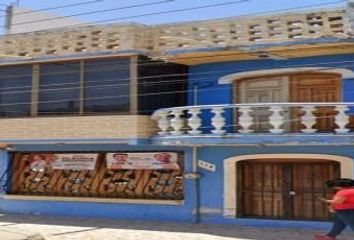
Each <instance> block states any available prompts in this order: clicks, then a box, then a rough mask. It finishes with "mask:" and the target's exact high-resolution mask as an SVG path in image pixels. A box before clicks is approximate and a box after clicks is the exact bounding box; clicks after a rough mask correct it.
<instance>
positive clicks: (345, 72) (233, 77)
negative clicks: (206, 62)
mask: <svg viewBox="0 0 354 240" xmlns="http://www.w3.org/2000/svg"><path fill="white" fill-rule="evenodd" d="M301 72H321V73H338V74H341V76H342V79H351V78H354V72H353V70H350V69H346V68H321V67H298V68H296V67H295V68H273V69H267V70H256V71H246V72H238V73H233V74H229V75H226V76H223V77H221V78H219V81H218V83H219V84H230V83H232V82H234V81H239V80H242V79H244V78H250V77H266V76H267V75H269V76H270V75H275V74H276V75H286V74H293V73H301Z"/></svg>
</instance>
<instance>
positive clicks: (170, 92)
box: [0, 81, 354, 106]
mask: <svg viewBox="0 0 354 240" xmlns="http://www.w3.org/2000/svg"><path fill="white" fill-rule="evenodd" d="M309 82H312V81H309ZM110 88H111V87H110ZM229 89H230V87H229V86H225V87H218V88H210V89H206V88H204V89H199V91H198V92H218V91H221V90H229ZM188 92H191V93H193V92H194V89H187V90H178V91H165V92H158V93H143V94H139V93H138V94H121V95H116V94H115V95H111V96H109V95H108V96H107V95H106V96H104V97H91V98H84V99H82V98H69V99H65V100H50V101H29V102H17V103H4V104H0V106H16V105H17V106H18V105H31V104H47V103H60V102H68V101H81V100H108V99H122V98H127V97H138V96H139V97H141V96H155V95H156V96H158V95H171V94H176V93H188ZM353 92H354V90H353Z"/></svg>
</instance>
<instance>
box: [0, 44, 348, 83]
mask: <svg viewBox="0 0 354 240" xmlns="http://www.w3.org/2000/svg"><path fill="white" fill-rule="evenodd" d="M336 48H337V47H336ZM346 48H347V49H352V46H345V47H340V48H338V50H343V49H346ZM311 49H312V50H317V51H319V50H322V49H323V50H326V49H328V46H326V47H323V46H319V47H312V48H311ZM297 51H298V49H284V50H276V51H271V54H275V55H276V54H281V53H288V52H297ZM257 52H258V51H257ZM257 52H245V53H231V54H215V55H212V56H196V57H183V58H178V60H181V59H182V60H183V59H203V58H207V59H210V58H213V57H230V56H239V55H244V54H255V55H256V54H257ZM261 52H266V51H261ZM304 58H306V57H304ZM100 59H101V58H97V60H98V61H99V60H100ZM109 59H113V57H112V58H109ZM117 59H118V58H117ZM126 59H128V58H126ZM82 60H83V61H85V59H80V60H77V62H79V61H82ZM257 60H258V61H261V60H273V59H254V60H249V61H257ZM89 61H91V60H90V59H89ZM234 61H239V60H237V59H236V60H234ZM273 61H275V60H273ZM276 61H277V62H278V61H279V62H281V61H283V62H286V61H287V60H276ZM72 62H76V61H72V60H67V61H65V60H64V61H62V62H54V64H55V65H59V66H65V67H68V66H67V65H65V64H66V63H72ZM349 62H350V61H349ZM335 63H348V61H344V62H329V64H335ZM29 64H31V65H35V64H37V63H35V64H34V63H28V64H25V65H22V64H19V65H3V66H2V68H5V67H9V68H11V67H13V68H17V67H19V66H26V65H29ZM42 64H43V65H46V64H53V63H52V62H44V63H40V65H42ZM162 64H169V62H167V63H165V62H161V61H156V62H155V61H154V62H148V63H137V64H136V66H137V67H141V66H149V67H151V66H154V65H160V66H161V65H162ZM202 64H204V63H202ZM205 64H210V63H205ZM211 64H213V63H211ZM313 64H314V63H311V64H307V65H313ZM316 64H318V65H320V64H321V65H322V64H327V63H316ZM119 66H123V67H122V68H119ZM127 66H128V64H127V63H122V64H117V63H116V64H114V65H112V68H113V69H116V70H120V69H123V70H124V69H126V68H127ZM289 66H290V65H289ZM192 67H193V66H192ZM290 67H291V66H290ZM271 68H274V67H271ZM72 69H74V70H78V71H80V68H77V69H75V68H72ZM257 69H260V70H262V69H269V68H244V69H237V70H238V71H250V70H257ZM0 70H1V67H0ZM94 71H95V70H88V72H94ZM97 71H99V70H97ZM51 73H52V74H56V73H65V71H58V72H51ZM68 73H71V71H68ZM11 75H12V76H16V77H18V76H23V77H25V76H32V72H31V73H29V74H28V75H26V74H22V75H20V74H11ZM188 75H190V74H188ZM161 76H163V75H161ZM1 78H2V77H1V76H0V79H1ZM6 78H11V77H10V76H6Z"/></svg>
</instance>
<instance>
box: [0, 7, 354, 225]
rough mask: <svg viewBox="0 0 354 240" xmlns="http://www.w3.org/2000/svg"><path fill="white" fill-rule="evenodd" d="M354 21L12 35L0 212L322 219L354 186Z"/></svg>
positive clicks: (4, 65)
mask: <svg viewBox="0 0 354 240" xmlns="http://www.w3.org/2000/svg"><path fill="white" fill-rule="evenodd" d="M348 11H349V10H345V9H335V10H328V11H318V12H313V11H312V12H301V13H293V14H286V15H270V16H262V17H254V18H247V19H245V18H230V19H222V20H215V21H204V22H192V23H182V24H171V25H158V26H142V25H134V24H128V25H107V26H93V27H83V28H76V29H63V30H61V31H59V30H56V31H50V30H48V31H43V32H37V33H27V34H20V35H14V36H13V35H9V36H5V37H3V38H2V39H0V42H1V46H2V49H0V51H1V52H2V53H3V55H4V56H6V58H4V59H3V60H2V61H1V67H0V72H2V74H1V80H0V81H1V83H0V84H1V86H2V87H1V89H0V90H1V94H0V97H1V104H0V105H1V115H2V118H1V119H0V128H1V133H2V134H1V136H0V138H1V142H2V144H1V149H2V151H1V166H0V167H1V170H2V171H1V173H2V176H1V182H2V193H3V194H2V196H1V200H0V208H1V210H2V211H5V212H16V213H38V214H52V215H69V216H92V217H109V218H118V219H144V220H171V221H185V222H209V223H246V224H279V225H281V224H285V223H288V224H290V225H292V226H295V225H296V224H294V222H293V221H290V222H289V221H286V220H307V221H308V222H297V225H299V224H300V223H301V224H307V225H311V223H314V221H323V220H327V219H328V218H329V214H328V213H327V212H326V210H325V206H324V205H323V204H322V203H321V202H318V201H317V200H316V198H317V197H320V196H321V197H323V196H328V195H329V194H330V193H329V192H328V189H325V188H324V182H325V181H326V180H328V179H331V178H336V177H346V178H353V174H354V168H353V164H354V162H353V157H354V155H353V153H352V148H353V146H352V145H353V134H352V131H353V117H352V114H353V109H352V108H353V105H354V103H353V102H354V101H353V100H352V98H353V94H352V90H353V89H354V83H353V80H354V72H353V70H354V62H353V59H354V43H353V37H352V36H353V31H352V29H351V28H350V23H349V21H348ZM93 209H94V211H93ZM269 220H271V221H269ZM316 224H317V223H316Z"/></svg>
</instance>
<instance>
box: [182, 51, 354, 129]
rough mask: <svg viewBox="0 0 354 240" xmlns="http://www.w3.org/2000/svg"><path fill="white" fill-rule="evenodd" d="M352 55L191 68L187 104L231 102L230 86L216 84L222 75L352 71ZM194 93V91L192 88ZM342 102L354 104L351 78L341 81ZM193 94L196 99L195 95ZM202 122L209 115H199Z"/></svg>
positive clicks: (221, 63) (228, 121)
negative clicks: (319, 69) (298, 69)
mask: <svg viewBox="0 0 354 240" xmlns="http://www.w3.org/2000/svg"><path fill="white" fill-rule="evenodd" d="M353 59H354V55H353V54H345V55H331V56H317V57H306V58H295V59H289V60H249V61H234V62H218V63H210V64H200V65H195V66H191V67H190V69H189V72H190V76H189V79H188V85H189V86H188V87H189V93H190V94H189V96H188V105H204V104H228V103H233V89H232V84H219V83H218V80H219V79H220V78H221V77H223V76H226V75H229V74H234V73H239V72H247V71H256V70H265V69H273V68H292V67H294V68H295V67H333V68H347V69H351V70H354V61H353ZM196 88H197V89H198V91H195V89H196ZM343 89H344V91H343V96H342V97H343V100H344V101H347V102H348V101H354V79H345V80H344V81H343ZM196 95H197V96H196ZM203 114H204V115H203V116H204V117H203V119H206V116H207V115H210V113H209V112H206V113H203ZM225 117H226V119H227V122H226V125H231V124H232V122H231V119H232V113H231V112H230V111H229V112H226V113H225ZM205 124H206V125H207V126H210V125H211V124H210V123H207V122H205V120H204V121H203V126H205ZM210 130H211V128H209V127H206V128H205V129H204V132H209V131H210Z"/></svg>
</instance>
